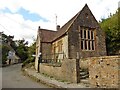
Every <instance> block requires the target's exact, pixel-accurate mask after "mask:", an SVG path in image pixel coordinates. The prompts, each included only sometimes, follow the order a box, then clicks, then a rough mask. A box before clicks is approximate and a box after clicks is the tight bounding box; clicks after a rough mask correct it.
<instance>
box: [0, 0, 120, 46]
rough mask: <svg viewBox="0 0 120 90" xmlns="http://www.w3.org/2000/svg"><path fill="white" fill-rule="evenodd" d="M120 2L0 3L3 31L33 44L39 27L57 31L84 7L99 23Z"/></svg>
mask: <svg viewBox="0 0 120 90" xmlns="http://www.w3.org/2000/svg"><path fill="white" fill-rule="evenodd" d="M119 1H120V0H0V32H2V31H3V32H4V33H5V34H7V35H14V39H15V40H19V39H22V38H24V39H25V40H26V41H28V42H29V43H30V44H31V43H32V42H33V39H36V37H37V30H38V26H40V27H41V28H44V29H50V30H56V16H57V24H58V25H60V26H61V27H62V26H63V25H64V24H65V23H66V22H67V21H68V20H70V19H71V18H72V17H73V16H74V15H75V14H76V13H78V12H79V11H80V10H81V9H82V8H83V7H84V5H85V4H87V5H88V6H89V8H90V10H91V11H92V13H93V15H94V16H95V18H96V19H97V21H99V20H101V18H107V17H108V16H109V15H110V13H112V14H114V13H115V12H116V10H117V8H118V2H119Z"/></svg>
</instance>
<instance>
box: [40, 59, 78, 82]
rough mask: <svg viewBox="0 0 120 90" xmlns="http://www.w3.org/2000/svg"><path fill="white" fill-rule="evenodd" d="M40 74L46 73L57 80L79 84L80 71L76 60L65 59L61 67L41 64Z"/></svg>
mask: <svg viewBox="0 0 120 90" xmlns="http://www.w3.org/2000/svg"><path fill="white" fill-rule="evenodd" d="M39 67H40V68H39V70H40V73H44V74H47V75H50V76H53V77H55V78H56V79H60V80H64V81H70V82H73V83H77V82H79V76H78V72H77V71H78V70H77V69H79V68H77V67H79V66H77V60H76V59H65V60H63V62H62V65H61V66H51V65H50V66H49V65H48V64H45V63H41V64H40V66H39Z"/></svg>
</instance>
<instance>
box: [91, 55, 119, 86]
mask: <svg viewBox="0 0 120 90" xmlns="http://www.w3.org/2000/svg"><path fill="white" fill-rule="evenodd" d="M89 82H90V84H91V86H92V87H100V88H118V87H119V86H120V56H104V57H94V58H91V59H90V64H89ZM119 88H120V87H119Z"/></svg>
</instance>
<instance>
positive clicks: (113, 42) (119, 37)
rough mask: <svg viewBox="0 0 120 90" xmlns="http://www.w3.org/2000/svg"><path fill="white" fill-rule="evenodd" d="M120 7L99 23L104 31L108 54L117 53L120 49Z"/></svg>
mask: <svg viewBox="0 0 120 90" xmlns="http://www.w3.org/2000/svg"><path fill="white" fill-rule="evenodd" d="M119 10H120V8H119V9H118V11H116V13H115V14H113V15H110V16H109V18H107V19H102V22H100V25H101V27H102V29H103V30H104V31H105V33H106V47H107V53H108V55H113V54H117V53H118V52H119V50H120V26H119V24H120V23H119V19H120V18H119V17H120V13H119Z"/></svg>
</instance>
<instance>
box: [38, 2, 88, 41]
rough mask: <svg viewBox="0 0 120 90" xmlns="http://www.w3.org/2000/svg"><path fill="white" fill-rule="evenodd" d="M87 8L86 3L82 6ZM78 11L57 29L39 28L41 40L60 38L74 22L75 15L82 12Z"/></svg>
mask: <svg viewBox="0 0 120 90" xmlns="http://www.w3.org/2000/svg"><path fill="white" fill-rule="evenodd" d="M85 7H86V8H89V7H88V5H87V4H86V5H85V6H84V7H83V9H82V10H84V8H85ZM82 10H81V11H79V12H78V13H77V14H76V15H75V16H74V17H73V18H72V19H70V20H69V21H68V22H67V23H66V24H65V25H63V26H62V27H61V28H60V29H59V30H58V31H53V30H47V29H40V31H41V37H42V42H53V41H55V40H56V39H58V38H60V37H61V36H62V35H64V34H65V33H66V32H67V31H68V30H69V28H70V26H71V25H72V24H73V23H74V21H75V20H76V19H77V17H78V16H79V15H80V13H81V12H82Z"/></svg>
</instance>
